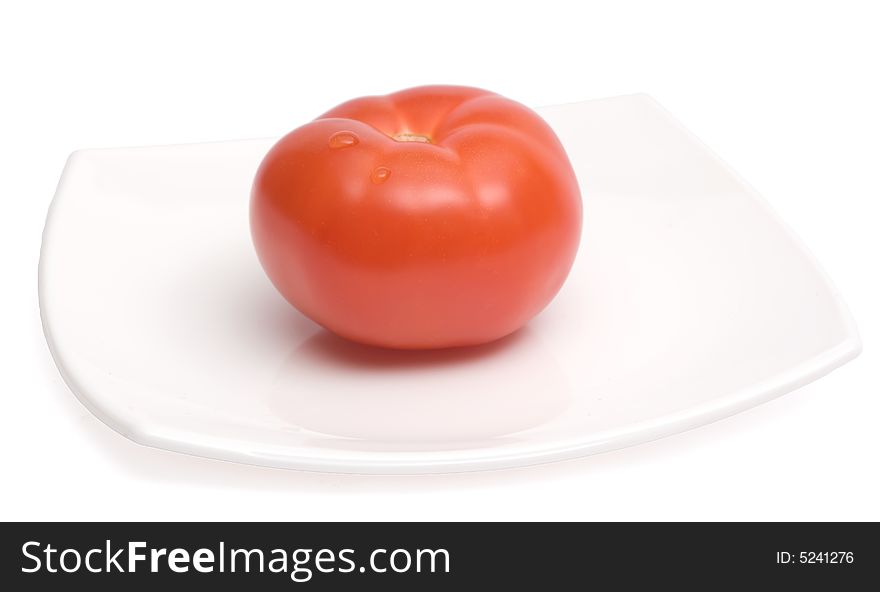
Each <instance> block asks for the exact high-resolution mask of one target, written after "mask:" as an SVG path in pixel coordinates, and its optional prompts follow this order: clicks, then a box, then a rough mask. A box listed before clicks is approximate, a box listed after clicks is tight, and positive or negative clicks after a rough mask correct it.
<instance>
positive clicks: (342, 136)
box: [329, 131, 360, 148]
mask: <svg viewBox="0 0 880 592" xmlns="http://www.w3.org/2000/svg"><path fill="white" fill-rule="evenodd" d="M358 142H360V138H358V137H357V134H356V133H354V132H349V131H341V132H336V133H335V134H333V135H332V136H330V142H329V143H330V147H331V148H348V147H349V146H355V145H356V144H357V143H358Z"/></svg>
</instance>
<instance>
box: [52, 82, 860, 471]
mask: <svg viewBox="0 0 880 592" xmlns="http://www.w3.org/2000/svg"><path fill="white" fill-rule="evenodd" d="M539 111H540V113H541V114H542V115H543V116H544V117H545V118H546V119H547V120H548V121H549V122H550V124H551V125H552V126H553V127H554V128H555V130H556V131H557V133H558V134H559V136H560V138H561V139H562V141H563V143H564V144H565V146H566V148H567V150H568V153H569V155H570V157H571V160H572V162H573V163H574V165H575V169H576V171H577V174H578V177H579V179H580V181H581V184H582V188H583V193H584V199H585V203H584V205H585V219H584V238H583V242H582V244H581V249H580V253H579V255H578V259H577V262H576V264H575V267H574V269H573V271H572V274H571V277H570V278H569V280H568V282H567V283H566V285H565V286H564V287H563V289H562V291H561V292H560V294H559V295H558V296H557V298H556V300H555V301H554V302H553V303H552V304H551V305H550V306H549V307H548V308H547V309H546V310H545V311H544V312H543V313H542V314H541V315H539V316H538V317H537V318H536V319H534V320H533V321H532V322H531V323H530V324H529V325H528V326H527V327H526V328H525V329H524V330H522V331H520V332H519V333H517V334H515V335H514V336H512V337H509V338H507V339H505V340H503V341H502V342H499V343H495V344H491V345H488V346H484V347H480V348H475V349H471V350H458V351H455V350H453V351H440V352H420V353H419V352H416V353H412V352H410V353H407V352H392V351H383V350H375V349H370V348H366V347H361V346H358V345H354V344H350V343H347V342H344V341H342V340H340V339H338V338H336V337H333V336H332V335H330V334H328V333H326V332H325V331H323V330H321V329H320V328H318V327H317V326H315V325H314V324H312V323H311V322H310V321H308V320H307V319H305V318H304V317H302V316H301V315H299V314H298V313H297V312H296V311H295V310H293V309H292V308H291V307H290V306H289V305H287V304H286V303H285V302H284V301H283V300H282V298H281V297H280V296H279V295H278V294H277V293H276V292H275V290H274V289H273V288H272V286H271V285H270V283H269V281H268V280H267V279H266V277H265V275H264V274H263V271H262V269H261V268H260V266H259V264H258V262H257V259H256V257H255V255H254V251H253V248H252V246H251V243H250V237H249V232H248V222H247V208H248V194H249V190H250V183H251V179H252V176H253V173H254V171H255V168H256V166H257V164H258V162H259V161H260V159H261V158H262V155H263V154H264V153H265V151H266V150H267V149H268V148H269V146H270V145H271V144H272V143H273V140H271V139H266V140H249V141H237V142H221V143H213V144H195V145H183V146H164V147H148V148H128V149H115V150H89V151H81V152H76V153H74V154H73V155H72V156H71V158H70V160H69V162H68V163H67V166H66V168H65V170H64V173H63V176H62V179H61V182H60V184H59V187H58V191H57V193H56V195H55V199H54V201H53V203H52V206H51V209H50V212H49V216H48V220H47V222H46V229H45V233H44V237H43V249H42V256H41V261H40V273H39V278H40V306H41V312H42V318H43V326H44V330H45V332H46V337H47V340H48V342H49V346H50V348H51V351H52V354H53V356H54V358H55V361H56V363H57V364H58V368H59V369H60V371H61V373H62V375H63V376H64V379H65V381H66V382H67V384H68V385H69V386H70V388H71V390H72V391H73V392H74V393H75V394H76V395H77V397H78V398H79V399H80V401H82V402H83V404H84V405H85V406H86V407H88V408H89V409H90V410H91V411H92V412H93V413H94V414H95V415H96V416H98V417H99V418H100V419H101V420H102V421H104V422H105V423H106V424H107V425H109V426H110V427H112V428H113V429H115V430H117V431H118V432H120V433H122V434H124V435H125V436H127V437H129V438H131V439H132V440H135V441H137V442H140V443H142V444H147V445H151V446H157V447H161V448H167V449H170V450H176V451H180V452H186V453H190V454H196V455H203V456H208V457H215V458H221V459H226V460H232V461H239V462H246V463H254V464H263V465H271V466H276V467H288V468H297V469H307V470H319V471H339V472H365V473H410V472H412V473H416V472H446V471H460V470H479V469H490V468H500V467H509V466H516V465H525V464H531V463H538V462H546V461H552V460H559V459H564V458H572V457H577V456H582V455H586V454H591V453H596V452H602V451H606V450H610V449H614V448H620V447H623V446H628V445H631V444H635V443H639V442H644V441H648V440H652V439H655V438H659V437H661V436H665V435H668V434H672V433H675V432H679V431H682V430H686V429H688V428H691V427H694V426H697V425H700V424H704V423H707V422H710V421H713V420H716V419H719V418H722V417H725V416H728V415H731V414H733V413H736V412H738V411H742V410H743V409H746V408H749V407H751V406H753V405H757V404H758V403H761V402H764V401H767V400H768V399H771V398H773V397H776V396H779V395H782V394H784V393H787V392H789V391H791V390H793V389H795V388H797V387H799V386H801V385H803V384H806V383H807V382H810V381H812V380H814V379H816V378H818V377H820V376H822V375H823V374H825V373H827V372H829V371H830V370H832V369H834V368H836V367H838V366H840V365H841V364H843V363H845V362H846V361H848V360H850V359H852V358H854V357H855V356H856V355H858V353H859V351H860V347H861V346H860V341H859V337H858V333H857V331H856V328H855V326H854V324H853V321H852V319H851V318H850V316H849V313H848V312H847V311H846V307H845V305H844V304H843V302H842V301H841V299H840V297H839V296H838V294H837V293H836V291H835V289H834V287H833V286H832V285H831V283H830V282H829V280H828V278H827V277H826V276H825V274H824V273H823V272H822V271H821V269H820V268H819V267H818V265H817V264H816V262H815V261H814V259H813V258H812V256H811V255H810V254H809V253H808V252H807V251H806V250H805V249H804V247H803V246H802V245H801V244H800V242H799V241H798V240H797V239H796V238H795V237H794V236H793V235H792V234H791V233H790V232H789V231H788V230H787V229H786V228H785V227H784V226H783V224H782V223H781V222H780V220H779V219H778V218H777V217H776V216H775V214H774V213H773V212H772V211H771V210H770V209H769V208H768V207H767V205H766V204H765V203H764V201H763V200H762V199H761V198H760V197H758V196H757V195H756V194H755V193H754V192H753V191H752V190H751V189H750V188H749V187H748V186H747V185H746V184H745V183H744V182H743V181H742V180H741V179H739V178H738V177H737V176H736V175H735V174H734V173H733V172H732V171H731V170H730V169H729V168H728V167H727V166H726V165H725V164H724V163H722V162H721V161H720V160H719V159H718V158H717V157H716V156H714V155H713V154H712V153H711V152H710V151H709V150H708V149H707V148H706V147H705V146H703V145H702V144H701V143H700V142H699V141H698V140H696V139H695V138H694V137H693V136H692V135H691V134H690V133H688V132H687V131H686V130H685V129H684V128H682V127H681V126H680V125H679V124H678V123H677V122H676V121H675V120H673V119H672V118H671V117H670V116H669V115H668V114H667V113H666V112H665V111H664V110H663V109H662V108H661V107H659V106H658V105H657V104H656V103H655V102H654V101H653V100H652V99H651V98H650V97H647V96H645V95H632V96H623V97H615V98H611V99H603V100H596V101H589V102H584V103H579V104H572V105H563V106H558V107H550V108H545V109H540V110H539ZM756 141H759V139H756Z"/></svg>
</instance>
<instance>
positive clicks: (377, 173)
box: [370, 166, 391, 185]
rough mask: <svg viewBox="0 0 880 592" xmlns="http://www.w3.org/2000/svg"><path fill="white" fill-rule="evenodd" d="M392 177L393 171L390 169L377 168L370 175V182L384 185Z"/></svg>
mask: <svg viewBox="0 0 880 592" xmlns="http://www.w3.org/2000/svg"><path fill="white" fill-rule="evenodd" d="M390 176H391V169H389V168H388V167H383V166H380V167H376V168H374V169H373V172H372V173H370V181H372V182H373V183H375V184H376V185H378V184H379V183H384V182H385V181H387V180H388V177H390Z"/></svg>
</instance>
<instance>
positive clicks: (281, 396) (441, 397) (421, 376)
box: [269, 328, 570, 452]
mask: <svg viewBox="0 0 880 592" xmlns="http://www.w3.org/2000/svg"><path fill="white" fill-rule="evenodd" d="M569 400H570V395H569V390H568V388H567V385H566V382H565V379H564V377H563V376H562V374H561V371H560V368H559V366H558V364H557V363H556V360H555V359H554V358H553V356H552V355H551V353H550V351H549V349H548V348H545V347H543V346H542V343H541V339H540V337H539V335H538V334H537V333H536V332H534V331H531V330H529V329H528V328H524V329H522V330H520V331H518V332H517V333H514V334H512V335H510V336H508V337H506V338H503V339H500V340H498V341H495V342H493V343H489V344H485V345H481V346H474V347H468V348H454V349H444V350H430V351H401V350H387V349H379V348H375V347H370V346H364V345H359V344H356V343H352V342H349V341H346V340H344V339H341V338H339V337H336V336H335V335H333V334H331V333H328V332H326V331H321V332H319V333H317V334H315V335H314V336H312V337H311V338H309V339H307V340H306V341H304V342H303V343H302V344H301V345H300V346H299V347H297V348H295V349H294V351H292V352H291V353H290V355H289V356H288V359H287V361H286V363H285V364H284V366H283V367H282V368H281V370H280V371H279V373H278V375H277V377H276V380H275V383H274V385H273V387H272V389H271V392H270V394H269V405H270V406H271V408H272V410H273V412H274V413H275V414H276V415H278V416H279V417H280V418H282V419H284V420H285V421H287V422H289V424H290V427H291V431H293V432H298V433H299V434H300V437H302V438H304V439H305V440H307V442H304V444H306V443H307V444H308V445H309V446H317V447H324V448H332V449H345V450H351V451H358V452H366V451H383V452H411V451H426V450H450V449H461V448H474V447H487V446H498V445H501V444H504V443H505V442H508V441H510V439H511V438H515V436H514V434H516V433H517V432H522V431H524V430H527V429H531V428H536V427H539V426H541V425H543V424H546V423H547V422H549V421H551V420H552V419H553V418H554V417H556V416H558V415H559V414H561V413H562V411H563V410H564V409H565V408H566V407H567V406H568V404H569ZM500 439H504V441H502V440H500Z"/></svg>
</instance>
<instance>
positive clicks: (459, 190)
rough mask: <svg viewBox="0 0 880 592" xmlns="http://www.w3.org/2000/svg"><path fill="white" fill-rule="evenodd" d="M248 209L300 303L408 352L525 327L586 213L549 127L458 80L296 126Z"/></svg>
mask: <svg viewBox="0 0 880 592" xmlns="http://www.w3.org/2000/svg"><path fill="white" fill-rule="evenodd" d="M395 138H396V139H395ZM250 213H251V233H252V236H253V240H254V245H255V247H256V250H257V254H258V256H259V259H260V262H261V264H262V265H263V267H264V269H265V270H266V273H267V274H268V276H269V278H270V279H271V280H272V282H273V283H274V285H275V286H276V288H277V289H278V290H279V291H280V292H281V294H282V295H284V297H285V298H286V299H287V300H288V301H289V302H290V303H291V304H293V305H294V306H295V307H296V308H297V309H298V310H300V312H302V313H303V314H305V315H306V316H308V317H309V318H311V319H312V320H314V321H315V322H317V323H319V324H320V325H322V326H324V327H326V328H327V329H329V330H330V331H333V332H334V333H336V334H338V335H341V336H343V337H346V338H348V339H351V340H354V341H358V342H361V343H367V344H372V345H378V346H384V347H391V348H400V349H426V348H441V347H453V346H464V345H474V344H479V343H485V342H488V341H492V340H495V339H498V338H500V337H503V336H505V335H508V334H510V333H512V332H514V331H516V330H517V329H519V328H520V327H522V326H523V325H524V324H525V323H526V322H528V320H529V319H531V318H532V317H533V316H535V315H536V314H537V313H538V312H540V311H541V310H542V309H543V308H544V307H545V306H546V305H547V304H548V303H549V302H550V301H551V300H552V298H553V297H554V296H555V295H556V293H557V291H558V290H559V289H560V287H561V286H562V284H563V283H564V281H565V279H566V277H567V275H568V272H569V270H570V269H571V266H572V263H573V261H574V258H575V254H576V252H577V247H578V243H579V240H580V232H581V215H582V214H581V196H580V190H579V188H578V183H577V179H576V178H575V174H574V171H573V169H572V167H571V164H570V162H569V160H568V157H567V155H566V154H565V151H564V149H563V147H562V145H561V143H560V142H559V140H558V138H557V137H556V135H555V134H554V133H553V131H552V130H551V129H550V127H549V126H548V125H547V124H546V123H545V122H544V121H543V120H542V119H541V118H540V117H539V116H538V115H537V114H536V113H534V112H533V111H531V110H530V109H528V108H527V107H524V106H523V105H520V104H519V103H516V102H514V101H511V100H509V99H506V98H504V97H501V96H500V95H497V94H494V93H490V92H487V91H484V90H480V89H475V88H468V87H456V86H425V87H417V88H412V89H408V90H404V91H401V92H397V93H394V94H390V95H386V96H378V97H363V98H359V99H354V100H352V101H349V102H347V103H343V104H342V105H339V106H338V107H336V108H334V109H332V110H330V111H328V112H327V113H325V114H324V115H322V116H321V117H319V118H317V119H316V120H314V121H312V122H310V123H307V124H305V125H303V126H302V127H300V128H298V129H296V130H294V131H292V132H291V133H289V134H288V135H286V136H284V137H283V138H282V139H281V140H280V141H278V143H277V144H275V146H274V147H273V148H272V149H271V150H270V151H269V152H268V154H267V155H266V157H265V158H264V160H263V162H262V164H261V165H260V168H259V170H258V171H257V174H256V177H255V179H254V185H253V191H252V194H251V210H250Z"/></svg>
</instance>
